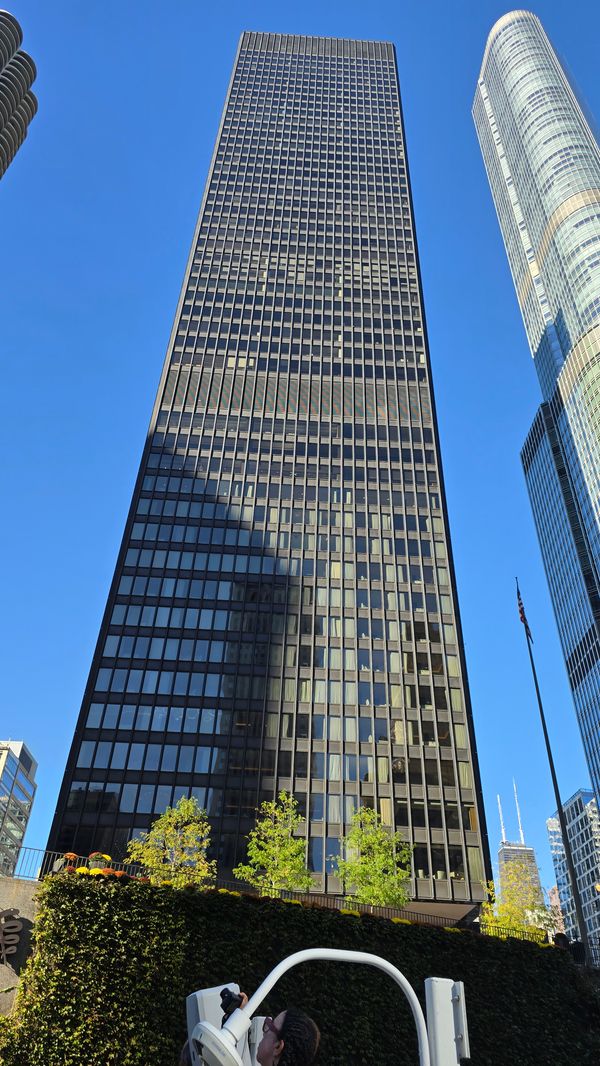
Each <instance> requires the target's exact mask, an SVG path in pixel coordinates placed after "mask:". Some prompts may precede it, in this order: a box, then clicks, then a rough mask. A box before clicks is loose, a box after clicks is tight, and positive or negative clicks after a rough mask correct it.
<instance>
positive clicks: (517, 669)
mask: <svg viewBox="0 0 600 1066" xmlns="http://www.w3.org/2000/svg"><path fill="white" fill-rule="evenodd" d="M9 6H10V10H11V11H12V12H13V13H14V14H15V15H16V17H17V18H18V19H19V21H20V22H21V24H22V26H23V30H24V35H25V41H24V47H25V48H26V49H27V50H28V51H29V52H30V53H31V55H32V56H33V57H34V59H35V61H36V64H37V67H38V78H37V81H36V84H35V91H36V94H37V96H38V99H39V105H40V106H39V112H38V115H37V116H36V118H35V119H34V121H33V123H32V124H31V127H30V133H29V137H28V138H27V140H26V142H25V144H24V145H23V147H22V148H21V149H20V150H19V152H18V154H17V157H16V159H15V160H14V162H13V163H12V165H11V166H10V168H9V170H8V172H7V174H6V175H5V177H4V178H3V180H2V183H1V185H0V225H1V229H2V254H1V255H0V322H1V330H0V357H1V360H2V368H3V389H2V391H3V410H2V417H1V418H0V435H1V442H0V446H1V454H2V462H0V493H1V498H2V502H3V513H4V520H3V522H2V523H1V525H0V549H1V555H0V557H1V558H2V560H3V566H2V605H3V606H2V611H1V612H0V627H1V633H0V637H1V639H0V649H1V656H2V659H1V670H2V681H3V686H2V694H1V702H0V735H2V736H4V737H6V736H11V737H13V738H17V739H24V740H25V741H26V743H27V744H28V745H29V746H30V748H31V750H32V752H33V753H34V755H35V757H36V758H37V759H38V761H39V763H40V768H39V773H38V781H39V788H38V796H37V800H36V804H35V807H34V812H33V816H32V819H31V823H30V828H29V831H28V835H27V841H26V843H27V844H29V845H30V846H32V847H44V846H45V843H46V839H47V832H48V828H49V824H50V820H51V818H52V814H53V811H54V805H55V801H56V797H57V793H58V788H59V785H60V780H61V777H62V772H63V768H64V764H65V760H66V756H67V751H68V747H69V743H70V740H71V737H72V733H73V728H74V725H75V721H76V717H77V713H78V710H79V705H80V702H81V697H82V694H83V689H84V685H85V682H86V679H87V673H88V670H89V665H90V662H91V657H92V653H93V649H94V644H95V641H96V637H97V634H98V628H99V624H100V619H101V615H102V611H103V608H104V604H105V601H106V595H107V592H108V587H109V583H110V579H111V576H112V571H113V567H114V563H115V560H116V556H117V551H118V547H119V543H120V538H121V535H122V531H123V526H124V521H125V517H126V513H127V508H128V505H129V500H130V496H131V491H132V488H133V483H134V479H135V475H136V472H137V467H138V463H139V459H140V455H141V451H142V447H143V442H144V438H145V434H146V430H147V425H148V420H149V417H150V411H151V407H152V403H153V400H154V394H155V390H156V387H157V384H158V379H159V375H160V370H161V366H162V361H163V358H164V353H165V349H166V344H167V339H168V335H169V332H170V328H171V324H172V318H173V315H174V312H175V306H176V301H177V297H178V292H179V286H180V284H181V280H182V277H183V270H184V266H185V262H186V258H187V253H188V249H189V244H190V241H191V238H192V233H193V227H194V221H195V217H196V213H197V210H198V207H199V204H200V198H201V194H202V189H203V186H204V181H205V177H206V173H207V169H208V164H209V159H210V155H211V152H212V147H213V142H214V138H215V134H216V131H217V127H218V121H219V116H220V112H221V107H222V104H223V100H224V96H225V91H226V88H227V83H228V80H229V75H230V71H231V65H232V62H233V58H234V54H235V49H236V45H237V39H238V36H239V34H240V32H241V31H242V30H243V29H259V30H272V31H282V32H288V33H312V34H318V35H323V36H328V35H334V36H348V37H366V38H380V39H386V40H391V41H393V42H394V43H395V45H396V48H397V52H398V63H399V68H400V83H401V89H402V95H403V105H404V112H405V121H406V131H407V141H408V153H409V162H410V169H411V178H412V187H413V196H414V203H415V213H416V223H417V234H418V239H419V250H420V257H421V267H422V273H423V285H424V292H425V307H426V316H427V322H428V329H429V338H430V346H431V358H432V364H433V376H434V385H435V391H436V400H437V408H438V416H439V422H440V433H441V442H442V457H443V461H444V470H445V478H446V489H447V495H448V504H449V512H450V522H451V531H452V537H453V546H454V555H455V563H456V571H457V578H458V587H459V599H460V606H461V612H462V619H463V626H464V634H465V644H466V653H467V663H468V668H469V677H470V684H471V694H472V700H473V707H474V714H475V725H476V732H477V738H478V748H479V757H480V765H481V773H482V778H483V785H484V793H485V798H486V808H487V813H488V828H489V836H490V845H491V848H492V853H493V854H494V856H495V852H496V849H497V844H498V840H499V836H500V830H499V823H498V816H497V809H496V793H497V792H500V793H501V795H502V796H503V798H504V808H505V822H506V826H507V831H508V834H509V836H511V837H512V838H515V837H516V833H517V826H516V815H515V814H514V807H513V805H512V778H513V776H514V777H515V778H516V780H517V783H518V787H519V795H520V801H521V808H522V815H523V822H524V828H525V834H526V838H527V842H528V843H531V844H533V845H534V846H535V847H536V850H537V853H538V858H539V861H540V866H541V869H542V880H543V882H544V884H545V885H547V886H548V885H550V884H552V883H553V875H552V864H551V861H550V855H549V851H548V845H547V840H546V831H545V819H546V817H547V816H548V815H549V814H550V813H551V812H552V810H553V808H554V800H553V795H552V790H551V784H550V777H549V773H548V769H547V764H546V760H545V753H544V749H543V740H542V735H541V729H540V726H539V722H538V719H537V710H536V706H535V696H534V691H533V686H532V682H531V677H530V673H529V665H528V660H527V651H526V647H525V642H524V636H523V629H522V626H521V625H520V624H519V621H518V616H517V611H516V606H515V590H514V577H515V574H518V575H519V578H520V583H521V591H522V594H523V598H524V600H525V606H526V609H527V613H528V617H529V621H530V625H531V629H532V631H533V635H534V638H535V646H534V651H535V655H536V659H537V664H538V670H539V675H540V684H541V688H542V693H543V695H544V697H545V702H546V710H547V717H548V722H549V727H550V731H551V736H552V739H553V742H554V749H555V755H556V762H557V767H558V773H559V779H560V784H561V788H562V791H563V796H564V797H565V798H566V797H568V796H569V795H571V793H572V792H574V791H575V790H576V789H577V788H578V787H580V786H581V785H588V784H589V780H588V774H587V770H586V766H585V762H584V759H583V753H582V748H581V742H580V739H579V732H578V729H577V725H576V720H575V714H574V710H573V706H572V701H571V696H570V692H569V689H568V686H567V681H566V675H565V669H564V664H563V660H562V655H561V651H560V646H559V643H558V637H557V633H556V626H555V622H554V616H553V613H552V607H551V604H550V601H549V597H548V592H547V587H546V582H545V578H544V573H543V568H542V563H541V557H540V554H539V549H538V545H537V540H536V535H535V530H534V527H533V520H532V517H531V512H530V508H529V503H528V499H527V494H526V490H525V485H524V480H523V476H522V472H521V467H520V461H519V451H520V447H521V445H522V443H523V440H524V437H525V435H526V433H527V430H528V428H529V425H530V423H531V420H532V418H533V416H534V413H535V410H536V407H537V405H538V403H539V400H540V396H539V389H538V385H537V378H536V375H535V372H534V369H533V365H532V362H531V359H530V357H529V352H528V348H527V343H526V339H525V334H524V330H523V327H522V324H521V319H520V315H519V312H518V308H517V304H516V299H515V296H514V292H513V288H512V282H511V279H510V275H509V272H508V267H507V263H506V259H505V255H504V250H503V247H502V243H501V239H500V234H499V230H498V226H497V223H496V218H495V214H494V209H493V205H492V201H491V197H490V193H489V190H488V186H487V180H486V178H485V174H484V171H483V165H482V162H481V157H480V154H479V149H478V146H477V142H476V138H475V132H474V128H473V124H472V120H471V115H470V108H471V102H472V98H473V94H474V89H475V83H476V78H477V74H478V72H479V67H480V63H481V57H482V53H483V48H484V44H485V40H486V37H487V34H488V32H489V29H490V28H491V26H492V24H493V23H494V21H495V20H496V19H497V18H498V17H499V16H500V15H502V14H504V12H505V11H506V10H507V8H506V7H505V6H504V5H498V4H497V3H490V2H488V0H479V2H475V0H472V2H468V3H456V4H454V5H450V4H448V3H445V2H444V3H442V2H441V0H431V2H429V3H427V4H421V5H417V4H399V3H397V0H394V2H392V0H380V2H377V0H375V2H371V3H369V4H365V3H364V0H362V2H361V3H358V2H356V0H345V2H344V3H339V2H337V0H336V2H332V3H328V4H323V3H315V2H314V0H306V2H305V3H303V4H302V5H297V6H295V5H288V6H287V8H285V9H284V7H283V6H282V5H281V4H275V3H269V2H267V0H263V2H257V3H248V2H246V3H240V2H237V0H230V2H227V3H223V4H207V3H205V2H203V0H170V2H167V0H125V2H123V0H119V2H117V0H104V2H102V3H100V2H99V0H97V2H96V3H91V4H81V3H80V2H79V0H56V2H55V3H52V4H49V3H48V2H47V0H10V2H9ZM534 10H535V11H536V13H537V14H538V15H539V16H540V18H541V19H542V22H543V23H544V25H545V28H546V30H547V32H548V33H549V35H550V38H551V40H552V41H553V43H554V45H555V47H556V48H557V49H558V51H559V53H560V54H561V55H562V56H563V57H564V58H565V59H566V60H567V62H568V64H569V66H570V69H571V71H572V73H573V74H574V76H575V79H576V82H577V83H578V86H579V88H580V90H581V92H582V94H583V96H584V98H585V100H586V101H587V103H588V105H589V107H590V108H591V110H592V112H594V113H595V115H596V116H599V115H600V84H599V80H598V74H597V71H598V61H597V42H598V35H599V32H600V8H599V7H598V6H597V4H595V3H593V2H592V0H573V2H572V3H570V4H569V5H568V6H567V7H565V5H564V4H562V3H558V2H557V0H547V2H545V0H544V2H540V3H539V4H537V6H536V7H535V8H534Z"/></svg>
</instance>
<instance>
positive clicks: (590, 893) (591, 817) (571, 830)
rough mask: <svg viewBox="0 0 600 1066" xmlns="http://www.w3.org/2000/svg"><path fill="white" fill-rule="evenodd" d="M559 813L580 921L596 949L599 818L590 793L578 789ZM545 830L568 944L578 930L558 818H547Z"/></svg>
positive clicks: (599, 940) (598, 934)
mask: <svg viewBox="0 0 600 1066" xmlns="http://www.w3.org/2000/svg"><path fill="white" fill-rule="evenodd" d="M563 811H564V812H565V819H566V822H567V834H568V837H569V843H570V845H571V851H572V854H573V865H574V866H575V878H576V880H577V886H578V888H579V894H580V896H581V906H582V909H583V919H584V921H585V924H586V928H587V933H588V937H589V939H590V941H591V943H592V944H593V945H594V946H595V947H596V948H597V947H598V946H599V945H600V817H599V816H598V804H597V801H596V798H595V796H594V793H593V792H592V791H591V790H590V789H584V788H580V789H579V791H578V792H576V793H575V795H574V796H571V798H570V799H569V800H567V802H566V803H563ZM546 828H547V830H548V839H549V841H550V851H551V852H552V862H553V863H554V871H555V873H556V887H557V889H558V896H559V900H560V909H561V911H562V915H563V920H564V925H565V933H566V934H567V936H568V937H570V939H571V940H577V939H578V938H579V927H578V923H577V917H576V914H575V902H574V900H573V894H572V892H571V884H570V881H569V876H568V872H567V860H566V856H565V849H564V846H563V840H562V834H561V831H560V823H559V821H558V814H554V815H553V816H552V818H548V820H547V822H546Z"/></svg>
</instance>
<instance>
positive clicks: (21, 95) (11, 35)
mask: <svg viewBox="0 0 600 1066" xmlns="http://www.w3.org/2000/svg"><path fill="white" fill-rule="evenodd" d="M22 42H23V33H22V31H21V27H20V25H19V23H18V22H17V20H16V18H15V17H14V15H11V14H10V13H9V12H8V11H0V178H1V177H2V175H3V174H4V172H5V171H6V169H7V167H8V165H9V164H10V163H11V162H12V160H13V159H14V157H15V155H16V153H17V151H18V149H19V148H20V147H21V145H22V143H23V141H24V140H25V137H26V136H27V129H28V127H29V123H30V122H31V120H32V118H33V116H34V115H35V113H36V111H37V99H36V97H35V96H34V94H33V93H32V92H31V86H32V85H33V82H34V81H35V77H36V69H35V63H34V62H33V59H32V58H31V56H29V55H27V52H23V51H22V50H21V44H22Z"/></svg>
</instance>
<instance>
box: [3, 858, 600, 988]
mask: <svg viewBox="0 0 600 1066" xmlns="http://www.w3.org/2000/svg"><path fill="white" fill-rule="evenodd" d="M97 865H100V868H102V865H101V863H100V862H98V863H96V862H95V861H94V860H92V859H91V858H90V856H88V855H77V856H76V855H74V854H73V853H70V852H67V854H65V853H64V852H62V851H42V850H41V849H38V848H21V850H20V852H19V857H18V859H17V863H16V866H15V869H14V873H13V874H12V875H11V876H12V877H14V878H18V879H21V880H26V881H41V880H43V879H44V878H45V877H49V876H51V875H52V874H57V873H62V872H63V871H64V870H66V869H67V867H71V868H75V869H80V868H82V867H87V868H88V869H91V868H93V867H94V866H97ZM106 868H110V869H111V870H113V871H115V872H116V871H121V870H122V871H123V872H124V873H127V874H129V875H130V876H133V877H135V876H139V875H141V874H142V875H143V873H144V871H143V869H142V868H141V867H140V866H138V865H135V864H133V865H132V864H131V863H129V864H127V863H123V862H113V861H112V859H111V860H110V861H108V862H107V863H106ZM2 876H3V875H2V874H1V873H0V879H1V878H2ZM211 887H214V888H216V889H225V890H227V891H228V892H244V893H247V894H249V895H258V893H257V892H256V889H254V888H252V887H251V886H250V885H247V884H245V883H244V882H242V881H224V880H221V879H220V878H218V879H217V880H216V881H215V882H214V886H211ZM274 897H275V898H277V899H282V900H294V901H296V902H298V903H304V904H307V905H309V906H313V907H325V908H327V909H328V910H338V911H343V910H346V911H355V912H356V913H357V914H372V915H374V916H375V917H378V918H391V919H394V918H395V919H396V920H399V921H405V922H415V923H416V924H417V925H429V926H437V927H438V928H456V929H461V928H462V929H464V928H466V929H469V930H471V932H473V933H478V934H481V935H483V936H492V937H501V938H503V939H506V938H507V937H514V938H516V939H517V940H527V941H531V942H533V943H537V944H541V943H547V942H548V936H547V934H546V933H545V932H544V931H543V930H541V929H531V930H528V929H524V928H522V927H521V928H514V929H510V928H507V927H506V926H504V925H499V924H496V923H494V922H475V924H473V918H474V916H475V914H476V907H475V906H474V907H473V909H472V910H471V912H469V913H468V914H467V915H465V916H463V917H462V918H457V917H451V916H450V915H440V914H428V913H424V912H422V911H416V910H412V909H408V908H405V907H377V906H371V905H369V904H365V903H355V902H354V900H352V899H349V898H348V897H346V896H336V895H326V894H325V893H323V892H290V891H288V890H287V889H281V890H278V891H277V892H275V893H274ZM576 946H577V945H575V944H572V945H571V946H570V948H571V954H573V957H574V958H575V953H574V952H573V950H572V949H573V947H576ZM590 948H591V952H590V954H591V962H592V966H593V967H595V968H597V969H600V939H594V940H593V941H592V943H591V945H590ZM575 961H576V962H577V961H579V960H578V958H575Z"/></svg>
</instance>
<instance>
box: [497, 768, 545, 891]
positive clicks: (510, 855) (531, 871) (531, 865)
mask: <svg viewBox="0 0 600 1066" xmlns="http://www.w3.org/2000/svg"><path fill="white" fill-rule="evenodd" d="M513 787H514V792H515V806H516V809H517V820H518V822H519V841H518V843H514V842H511V841H508V840H507V839H506V830H505V828H504V818H503V816H502V806H501V804H500V796H498V810H499V812H500V828H501V831H502V840H501V842H500V847H499V848H498V869H499V874H500V895H502V889H503V888H504V887H505V885H506V867H507V865H509V864H510V863H513V862H518V863H521V864H522V865H523V866H524V867H525V877H526V879H527V881H528V882H529V883H530V884H531V886H532V887H533V890H534V892H535V894H536V895H537V897H538V902H539V904H540V906H541V905H543V903H544V892H543V889H542V884H541V881H540V871H539V869H538V864H537V859H536V857H535V851H534V849H533V848H530V847H528V846H527V844H526V843H525V835H524V833H523V826H522V824H521V811H520V809H519V800H518V797H517V786H516V785H515V783H514V781H513Z"/></svg>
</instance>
